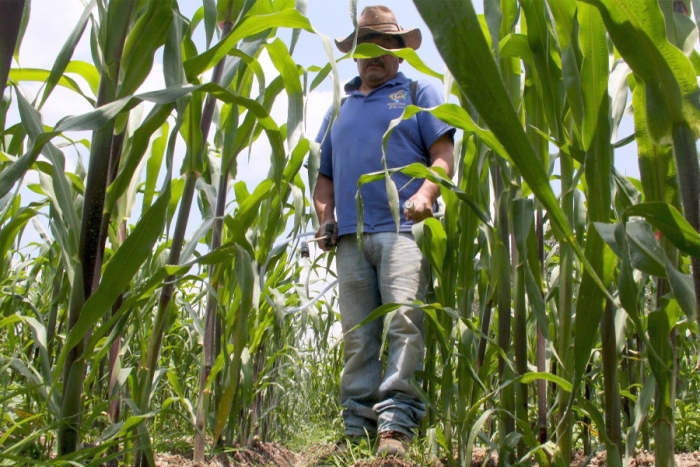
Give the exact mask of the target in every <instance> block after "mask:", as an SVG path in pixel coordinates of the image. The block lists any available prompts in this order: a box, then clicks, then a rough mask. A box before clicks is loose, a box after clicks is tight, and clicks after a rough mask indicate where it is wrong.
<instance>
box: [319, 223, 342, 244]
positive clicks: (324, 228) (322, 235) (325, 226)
mask: <svg viewBox="0 0 700 467" xmlns="http://www.w3.org/2000/svg"><path fill="white" fill-rule="evenodd" d="M331 228H332V229H333V233H332V234H331V235H330V242H327V240H326V237H327V235H328V232H329V231H330V229H331ZM316 238H317V239H323V240H319V241H318V242H317V245H318V246H319V247H320V248H321V249H322V250H323V251H330V250H332V249H333V248H335V246H336V245H337V244H338V223H337V222H336V221H335V219H333V220H329V221H326V222H323V223H322V224H321V225H320V227H319V229H318V231H316ZM327 243H329V244H327Z"/></svg>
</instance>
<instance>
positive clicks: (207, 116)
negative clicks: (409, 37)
mask: <svg viewBox="0 0 700 467" xmlns="http://www.w3.org/2000/svg"><path fill="white" fill-rule="evenodd" d="M31 3H32V2H31V0H2V1H0V95H2V103H1V105H0V255H1V256H0V465H28V466H35V465H36V466H59V465H61V466H62V465H72V466H98V465H103V464H108V465H115V466H116V465H128V464H131V465H133V466H136V467H142V466H144V467H145V466H148V465H151V466H152V465H154V462H155V460H154V459H155V458H156V456H157V454H158V453H162V452H179V453H193V456H194V461H195V462H202V461H203V460H204V459H209V458H210V457H211V456H213V455H215V454H219V453H226V452H228V453H232V452H233V451H234V450H235V449H237V448H238V447H245V446H247V445H248V446H250V445H252V444H255V443H267V442H273V441H274V442H279V443H282V444H284V445H286V446H288V447H291V448H292V449H297V450H304V449H308V447H309V446H310V445H312V444H314V443H321V444H322V443H332V442H334V441H335V440H336V439H337V438H338V437H339V436H340V435H341V434H342V419H341V416H340V407H339V406H338V396H337V394H338V384H339V377H340V371H341V369H342V341H341V340H340V339H339V337H340V336H339V333H338V326H337V322H338V307H337V300H336V298H335V295H334V292H333V291H330V292H328V293H326V294H325V295H323V297H322V298H321V299H320V300H318V301H316V302H314V303H312V304H310V305H309V306H306V305H308V304H309V301H310V300H311V299H313V298H314V297H315V296H316V295H317V294H318V292H319V291H320V289H321V288H323V287H325V285H326V284H328V283H330V282H332V280H333V275H334V267H333V254H332V253H330V254H324V255H318V254H315V253H314V254H312V255H311V258H309V260H306V259H301V258H300V253H299V251H300V249H299V246H300V244H301V241H302V240H303V239H302V237H301V234H302V233H303V232H307V231H312V230H315V227H316V226H317V219H316V217H315V213H314V212H313V209H312V207H311V204H310V201H309V200H310V197H311V192H312V190H313V187H314V184H315V178H316V175H317V173H318V164H319V151H318V145H317V144H316V143H314V142H313V135H314V134H315V130H316V129H309V130H308V131H309V134H307V133H306V125H305V118H306V114H305V106H306V104H307V101H308V99H309V96H310V95H312V93H313V92H314V89H316V88H317V87H318V86H319V84H321V83H323V82H325V81H326V80H332V82H333V83H334V93H333V96H334V97H333V105H334V112H335V113H336V114H337V112H338V109H339V105H340V97H341V96H340V90H339V83H340V78H339V75H338V70H337V66H336V63H335V61H334V60H335V58H334V56H333V54H334V52H333V47H332V42H331V41H330V40H329V39H328V38H326V37H324V36H322V37H319V38H318V42H317V43H318V44H319V46H318V48H319V50H318V57H319V63H320V65H319V66H314V67H306V68H305V67H303V66H301V65H299V64H298V63H297V62H296V61H295V58H294V49H295V45H296V44H297V41H298V38H299V37H300V36H301V35H317V34H318V33H317V32H316V30H315V29H314V26H313V25H312V24H311V23H310V22H309V20H308V18H307V17H306V13H307V8H309V5H307V2H306V1H305V0H296V1H295V0H203V1H202V2H201V3H202V5H201V8H199V10H197V12H196V13H195V14H194V15H193V16H192V17H185V16H184V15H182V14H181V13H180V10H179V6H178V1H177V0H90V1H88V0H85V1H83V4H84V5H85V9H84V14H83V15H82V17H81V18H80V20H79V22H78V23H77V24H75V25H74V29H73V33H72V34H71V35H70V36H69V37H68V40H67V41H66V42H65V44H64V45H63V47H62V48H61V51H60V53H59V54H58V55H57V56H56V57H55V60H54V62H53V66H52V68H51V69H28V68H22V67H20V66H19V65H18V64H17V63H18V62H17V58H18V54H19V51H20V50H21V44H22V40H23V39H24V30H25V26H26V24H27V20H28V18H29V16H30V15H31ZM338 3H339V5H338V6H339V7H341V8H346V2H345V1H344V0H343V1H339V2H338ZM349 3H350V14H351V15H356V12H357V0H351V1H350V2H349ZM483 3H484V5H483V11H484V14H477V13H476V11H475V9H474V5H473V4H472V1H471V0H450V1H434V0H414V2H413V5H410V4H409V3H408V2H406V4H407V6H410V7H411V8H416V9H417V10H418V12H419V13H420V15H421V16H422V18H423V20H424V21H425V23H426V24H427V26H428V27H429V29H430V31H424V32H425V35H426V36H430V35H432V39H434V41H435V44H436V46H437V49H438V50H439V52H440V54H441V56H442V59H443V60H444V62H445V65H446V68H445V71H444V74H443V73H440V72H437V71H435V70H432V69H430V68H428V67H427V66H426V65H425V64H424V62H423V61H422V60H421V58H419V54H417V53H416V52H414V51H412V50H409V49H404V50H399V51H392V52H391V53H394V54H396V55H398V56H400V57H402V58H404V60H405V62H406V63H407V64H409V65H410V66H412V67H413V68H414V69H415V70H418V71H419V72H422V73H425V74H427V75H430V76H432V77H434V78H438V79H440V80H442V81H443V83H444V85H445V90H446V93H449V95H450V96H451V97H450V99H449V102H450V103H447V104H444V105H442V106H440V107H437V108H434V109H418V108H416V107H413V106H409V107H408V108H407V109H406V111H405V113H404V117H405V118H410V117H411V116H412V115H415V113H416V112H419V111H430V112H432V113H433V114H434V115H436V116H437V117H438V118H440V119H443V120H444V121H446V122H448V123H450V124H451V125H453V126H455V127H457V128H458V129H459V130H460V131H459V133H458V135H459V140H458V141H456V143H457V144H456V151H457V154H456V155H457V158H456V160H457V166H456V169H457V175H456V176H455V177H454V179H453V180H449V179H446V178H445V177H444V176H443V175H444V174H441V173H436V172H433V171H430V170H428V169H426V168H424V167H422V166H408V167H405V168H401V169H396V170H402V171H403V172H405V173H407V174H409V175H412V176H414V177H418V178H426V177H427V178H430V179H431V180H433V181H435V182H438V183H439V184H440V185H441V189H442V203H443V208H442V209H443V211H444V216H442V217H440V218H431V219H428V220H427V221H425V222H424V223H423V224H422V225H419V226H416V228H415V229H414V233H415V235H416V238H417V240H418V242H419V244H420V246H421V249H422V250H423V252H424V254H425V255H426V257H427V258H428V259H429V261H430V264H431V265H432V270H433V278H434V283H433V287H432V288H431V291H430V294H429V297H428V299H427V300H426V303H416V304H414V306H417V307H421V308H422V309H423V310H424V311H425V319H426V328H427V329H426V348H427V349H426V352H427V357H426V362H427V364H426V367H425V369H424V371H423V372H422V373H421V374H417V375H416V383H415V384H416V387H417V388H419V390H420V393H421V395H422V397H423V398H424V399H425V401H426V403H427V406H428V415H427V416H426V418H425V420H424V421H423V426H422V427H421V433H420V436H419V439H417V440H416V441H414V443H413V446H412V449H411V453H412V457H411V461H412V462H413V463H414V464H415V465H429V464H430V463H431V462H433V464H430V465H434V462H437V461H435V460H434V459H441V462H442V463H444V464H445V465H450V466H457V465H460V466H469V465H471V461H472V456H473V453H474V452H475V450H476V449H479V450H481V451H483V450H486V452H494V453H497V454H498V459H499V464H500V465H530V463H531V462H536V463H537V464H538V465H542V466H550V465H551V466H559V467H561V466H567V465H569V464H570V460H571V458H572V455H573V453H579V454H580V453H582V454H583V455H584V456H588V455H590V456H591V457H592V456H594V455H595V454H596V453H600V452H605V458H606V464H607V465H608V466H613V467H617V466H623V465H624V466H627V465H629V463H630V462H631V460H632V459H634V455H635V453H636V452H638V451H640V450H644V449H646V450H648V451H651V452H653V454H654V455H655V463H656V465H657V466H663V467H667V466H672V465H674V454H675V453H676V452H687V451H696V450H698V449H700V387H699V385H700V372H698V369H699V366H700V360H699V354H698V349H699V347H700V345H699V343H698V316H699V315H698V303H699V300H700V234H699V233H698V231H699V230H700V170H699V165H698V153H697V150H696V140H697V139H698V137H700V87H699V86H698V79H697V77H698V75H700V54H699V53H698V52H697V50H696V47H697V46H698V32H697V31H698V28H697V26H696V24H697V19H698V18H700V0H692V1H691V0H579V1H577V0H484V2H483ZM348 24H350V21H348ZM197 31H198V32H199V33H201V32H202V31H204V34H205V37H206V44H205V45H199V44H198V43H195V41H194V40H193V35H194V34H195V33H196V32H197ZM84 35H87V36H89V39H90V44H91V51H92V58H93V63H88V62H85V61H79V60H74V59H73V52H74V50H75V47H76V44H77V43H78V41H79V40H80V39H81V38H82V37H83V36H84ZM283 38H284V39H283ZM47 40H49V38H47ZM426 40H430V39H429V38H426ZM324 49H325V52H324ZM263 52H265V53H266V54H267V55H268V56H269V58H270V60H271V62H272V64H273V65H274V68H275V69H276V74H275V75H274V76H270V75H269V73H265V72H263V68H262V66H261V63H260V61H259V58H260V55H261V53H263ZM156 53H158V54H161V53H162V61H163V80H164V83H165V86H164V88H163V89H160V90H157V91H153V92H148V93H142V92H140V91H139V88H140V87H141V86H142V84H143V83H144V81H145V80H146V79H147V77H148V76H149V74H150V73H151V70H152V66H153V62H154V57H155V55H156ZM354 53H355V56H356V57H369V56H376V55H381V54H384V53H387V51H385V50H383V49H381V48H379V47H378V46H376V45H373V44H363V45H361V46H358V47H357V48H356V50H355V52H354ZM404 66H406V65H404ZM447 70H449V71H447ZM24 82H41V83H43V84H42V85H41V87H40V91H39V92H38V93H36V95H33V94H31V93H28V92H26V91H25V88H24V87H23V86H22V84H23V83H24ZM58 87H61V88H65V89H68V90H70V91H71V92H73V93H74V96H75V99H76V100H82V101H85V102H88V103H89V105H90V108H91V109H92V110H91V111H89V112H88V113H84V114H81V115H77V116H75V115H74V112H72V111H71V109H65V116H66V118H64V119H61V120H60V121H59V122H57V123H56V124H55V126H53V127H49V126H47V125H45V124H44V123H43V120H42V110H43V107H44V104H45V103H46V102H47V100H48V99H49V98H50V96H51V94H52V92H53V91H54V90H56V89H57V88H58ZM30 94H31V95H30ZM281 98H285V99H286V100H287V101H288V111H287V119H286V121H275V119H273V118H272V117H271V108H272V106H273V104H274V103H275V101H276V100H278V99H281ZM623 118H628V119H629V120H630V121H632V119H633V122H634V123H633V131H632V130H631V131H627V133H631V134H618V129H620V123H621V121H622V120H623ZM77 131H80V132H82V133H80V134H83V135H86V136H85V137H84V139H80V140H73V139H71V138H70V137H69V136H68V135H67V134H66V132H71V133H69V134H70V135H72V134H75V133H72V132H77ZM621 132H622V130H621V131H620V133H621ZM259 140H261V141H262V140H264V141H266V142H267V144H268V146H269V160H270V171H269V174H268V176H267V178H266V179H264V180H263V181H261V182H260V183H258V184H256V185H255V186H248V185H247V184H246V183H245V182H244V181H242V177H241V174H240V173H239V170H238V169H239V163H240V160H243V159H244V158H246V157H248V155H249V153H250V150H251V147H252V145H253V144H255V143H256V142H257V141H259ZM627 145H631V146H630V147H633V148H636V152H637V156H638V166H639V179H635V178H632V177H626V176H624V175H623V174H620V173H618V171H617V170H616V169H615V155H616V152H618V151H620V150H621V148H623V147H625V146H627ZM630 147H627V148H625V149H626V150H630ZM69 152H70V154H82V157H81V158H78V163H77V164H75V165H74V166H69V165H67V164H66V161H67V157H66V154H68V153H69ZM176 154H184V158H183V157H176ZM239 159H240V160H239ZM70 160H75V158H71V159H70ZM181 160H182V162H180V161H181ZM304 161H308V169H307V168H304ZM392 170H393V169H392ZM392 170H387V171H386V172H382V173H377V174H368V175H367V176H366V177H365V179H364V180H362V182H363V183H370V182H378V183H384V182H385V180H387V179H388V178H387V177H388V176H389V175H390V172H391V171H392ZM400 188H401V187H398V189H400ZM387 189H388V190H389V192H390V193H392V192H394V193H395V190H396V189H397V187H395V186H394V185H393V184H392V183H387ZM313 250H314V248H313V247H312V251H313ZM395 308H396V305H394V304H387V305H384V306H383V307H381V308H379V309H378V310H377V311H376V312H375V313H374V317H376V319H390V318H391V312H392V310H394V309H395ZM367 455H368V456H369V455H370V454H369V451H368V454H367ZM333 462H335V464H333V465H351V464H352V462H350V463H348V462H349V461H348V460H347V459H346V460H345V461H343V460H342V459H340V460H339V459H335V460H333ZM402 465H403V464H402Z"/></svg>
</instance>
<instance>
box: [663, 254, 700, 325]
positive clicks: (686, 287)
mask: <svg viewBox="0 0 700 467" xmlns="http://www.w3.org/2000/svg"><path fill="white" fill-rule="evenodd" d="M665 259H666V274H667V276H668V282H669V284H671V290H672V291H673V295H674V297H676V300H677V301H678V305H679V306H680V307H681V310H683V313H685V315H686V316H687V317H688V320H689V321H692V320H694V319H695V317H696V316H697V313H698V310H697V301H696V300H695V288H694V286H693V276H691V275H690V274H683V273H682V272H680V271H679V270H678V269H676V267H675V266H674V265H673V263H671V261H669V259H668V257H666V258H665Z"/></svg>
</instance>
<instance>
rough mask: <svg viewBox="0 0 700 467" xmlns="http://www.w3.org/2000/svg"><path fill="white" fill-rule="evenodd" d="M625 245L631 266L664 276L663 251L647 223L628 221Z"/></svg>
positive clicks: (647, 272) (657, 275)
mask: <svg viewBox="0 0 700 467" xmlns="http://www.w3.org/2000/svg"><path fill="white" fill-rule="evenodd" d="M627 245H628V247H629V255H630V256H629V259H630V264H631V265H632V267H633V268H635V269H639V270H640V271H642V272H644V273H646V274H650V275H653V276H656V277H666V270H665V266H664V252H663V250H662V249H661V247H660V246H659V242H658V241H657V240H656V238H654V234H653V233H652V231H651V227H650V226H649V224H647V223H646V222H643V221H635V222H628V223H627Z"/></svg>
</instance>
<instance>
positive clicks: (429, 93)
mask: <svg viewBox="0 0 700 467" xmlns="http://www.w3.org/2000/svg"><path fill="white" fill-rule="evenodd" d="M416 101H417V102H416V105H417V106H418V107H421V108H424V109H429V108H432V107H437V106H438V105H440V104H443V103H444V99H443V98H442V93H441V92H440V89H439V88H438V86H436V85H435V84H433V83H430V82H427V81H419V82H418V91H417V93H416ZM416 118H417V119H418V128H419V129H420V134H421V138H422V139H423V142H424V143H425V147H426V148H428V149H429V148H430V146H432V145H433V143H434V142H435V141H437V140H438V138H440V137H441V136H442V135H444V134H445V133H449V134H450V136H454V133H455V131H456V130H455V128H453V127H451V126H450V125H448V124H447V123H445V122H443V121H442V120H440V119H438V118H437V117H435V116H434V115H433V114H431V113H430V112H420V113H418V115H417V116H416Z"/></svg>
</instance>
